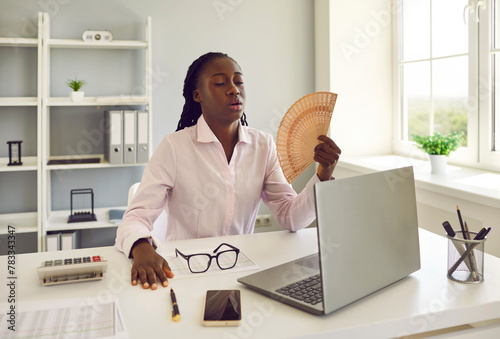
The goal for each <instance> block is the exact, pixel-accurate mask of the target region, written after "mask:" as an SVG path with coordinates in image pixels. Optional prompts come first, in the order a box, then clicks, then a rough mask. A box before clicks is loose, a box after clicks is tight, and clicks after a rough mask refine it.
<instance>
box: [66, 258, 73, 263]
mask: <svg viewBox="0 0 500 339" xmlns="http://www.w3.org/2000/svg"><path fill="white" fill-rule="evenodd" d="M72 263H73V259H71V258H70V259H64V265H71V264H72Z"/></svg>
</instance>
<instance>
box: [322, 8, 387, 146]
mask: <svg viewBox="0 0 500 339" xmlns="http://www.w3.org/2000/svg"><path fill="white" fill-rule="evenodd" d="M316 6H317V7H319V8H321V9H320V10H317V11H316V39H317V41H316V45H317V50H318V51H321V53H323V55H322V56H317V57H316V61H317V64H316V74H317V81H316V86H317V87H316V88H317V90H330V91H332V92H335V93H337V94H338V98H337V104H336V107H335V111H334V114H333V118H332V127H331V137H332V138H333V139H334V140H335V142H336V143H337V144H338V145H339V147H340V148H341V149H342V154H344V155H361V154H363V155H367V154H387V153H392V145H391V140H392V79H391V77H392V75H391V74H392V42H391V38H392V30H391V1H390V0H352V1H340V0H316ZM328 14H329V15H328ZM324 46H329V48H325V47H324ZM327 53H328V54H329V56H328V58H325V57H324V55H326V54H327ZM328 63H329V65H330V66H329V67H328Z"/></svg>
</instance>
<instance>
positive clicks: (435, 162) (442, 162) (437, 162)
mask: <svg viewBox="0 0 500 339" xmlns="http://www.w3.org/2000/svg"><path fill="white" fill-rule="evenodd" d="M429 160H430V161H431V173H435V174H443V173H446V164H447V163H448V157H447V156H446V155H437V154H429Z"/></svg>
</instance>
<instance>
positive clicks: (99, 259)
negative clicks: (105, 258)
mask: <svg viewBox="0 0 500 339" xmlns="http://www.w3.org/2000/svg"><path fill="white" fill-rule="evenodd" d="M92 261H93V262H96V261H101V257H100V256H98V255H95V256H93V257H92Z"/></svg>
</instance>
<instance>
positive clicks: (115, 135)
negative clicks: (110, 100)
mask: <svg viewBox="0 0 500 339" xmlns="http://www.w3.org/2000/svg"><path fill="white" fill-rule="evenodd" d="M104 126H105V128H106V135H105V138H104V159H106V161H107V162H109V163H110V164H121V163H123V136H122V134H123V112H122V111H105V112H104Z"/></svg>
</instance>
